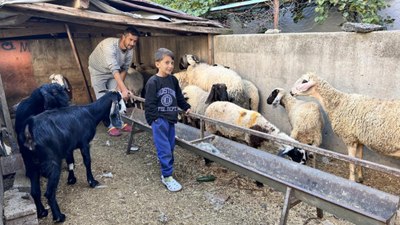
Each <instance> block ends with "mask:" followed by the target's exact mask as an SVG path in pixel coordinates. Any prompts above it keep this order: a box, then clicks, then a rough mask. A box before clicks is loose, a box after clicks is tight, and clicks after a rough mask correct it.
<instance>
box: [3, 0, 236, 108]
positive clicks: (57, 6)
mask: <svg viewBox="0 0 400 225" xmlns="http://www.w3.org/2000/svg"><path fill="white" fill-rule="evenodd" d="M0 18H1V22H0V43H1V48H0V57H1V58H2V60H1V62H0V74H1V77H2V79H3V85H4V90H5V94H6V96H7V101H8V106H11V105H13V104H15V103H17V102H18V101H19V100H21V98H23V97H25V96H28V95H29V94H30V93H31V92H32V90H33V89H34V88H36V87H38V86H39V85H40V84H43V83H47V82H49V75H51V74H54V73H59V74H62V75H64V76H65V77H67V78H68V79H69V81H70V82H71V84H72V86H73V88H74V90H73V92H74V96H73V100H72V101H73V102H74V103H77V104H83V103H88V102H90V101H91V97H90V95H89V92H91V87H90V76H89V72H88V69H87V67H88V57H89V55H90V53H91V52H92V50H93V49H94V48H95V47H96V45H97V44H98V43H99V42H100V41H101V40H103V39H104V38H106V37H111V36H118V35H120V34H121V33H122V31H123V30H124V29H126V28H127V27H128V26H135V27H136V28H137V29H138V30H139V31H140V32H141V34H142V35H141V36H142V37H141V38H140V40H139V43H138V45H137V46H136V51H135V56H134V60H133V63H135V65H143V66H145V67H146V68H151V66H152V65H153V54H154V52H155V50H156V49H158V48H160V47H166V48H169V49H171V50H172V51H173V52H174V53H175V54H176V58H177V59H178V58H179V57H180V56H181V55H183V54H186V53H192V54H196V55H198V56H200V58H201V59H203V60H206V61H207V60H208V61H210V60H212V57H213V56H212V52H213V51H212V49H213V45H212V40H213V39H212V36H213V35H217V34H224V33H229V32H230V30H228V29H226V28H224V27H223V26H222V25H221V24H220V23H218V22H216V21H211V20H207V19H204V18H200V17H195V16H191V15H188V14H185V13H183V12H180V11H176V10H173V9H170V8H166V7H164V6H161V5H158V4H155V3H152V2H150V1H146V0H127V1H121V0H106V1H103V0H75V1H40V0H39V1H37V0H5V1H2V3H1V8H0ZM93 96H94V95H93Z"/></svg>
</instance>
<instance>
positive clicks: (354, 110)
mask: <svg viewBox="0 0 400 225" xmlns="http://www.w3.org/2000/svg"><path fill="white" fill-rule="evenodd" d="M310 79H311V80H313V81H315V82H316V92H318V93H319V94H320V95H321V97H322V101H323V102H322V106H323V108H324V110H325V111H326V112H327V115H328V118H329V120H330V121H331V124H332V128H333V131H334V132H335V133H336V134H337V135H338V136H339V137H341V138H342V139H343V141H344V142H345V144H346V145H352V144H354V143H362V144H364V145H365V146H367V147H369V148H371V149H373V150H375V151H378V152H380V153H382V154H386V155H390V154H394V153H395V152H396V151H400V141H399V140H400V120H399V118H398V117H399V115H400V101H399V100H382V99H377V98H371V97H367V96H363V95H359V94H346V93H343V92H340V91H338V90H336V89H335V88H333V87H332V86H331V85H330V84H329V83H328V82H326V81H325V80H323V79H321V78H319V77H317V76H316V75H311V76H310Z"/></svg>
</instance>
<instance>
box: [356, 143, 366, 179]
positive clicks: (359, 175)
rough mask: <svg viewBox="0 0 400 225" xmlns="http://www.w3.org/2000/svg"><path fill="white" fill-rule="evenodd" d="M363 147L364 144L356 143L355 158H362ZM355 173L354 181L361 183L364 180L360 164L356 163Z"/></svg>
mask: <svg viewBox="0 0 400 225" xmlns="http://www.w3.org/2000/svg"><path fill="white" fill-rule="evenodd" d="M363 147H364V145H362V144H358V145H357V152H356V156H357V158H359V159H362V158H363ZM356 173H357V180H356V181H357V182H358V183H362V182H363V181H364V178H363V172H362V166H360V165H357V167H356Z"/></svg>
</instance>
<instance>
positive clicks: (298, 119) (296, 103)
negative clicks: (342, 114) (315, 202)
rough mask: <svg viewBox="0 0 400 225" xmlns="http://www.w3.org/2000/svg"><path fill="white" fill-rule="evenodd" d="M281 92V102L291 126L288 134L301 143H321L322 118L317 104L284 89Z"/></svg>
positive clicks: (315, 144) (317, 144) (316, 144)
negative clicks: (295, 96)
mask: <svg viewBox="0 0 400 225" xmlns="http://www.w3.org/2000/svg"><path fill="white" fill-rule="evenodd" d="M281 92H282V91H281ZM282 94H283V97H282V99H281V102H283V103H284V105H285V110H286V112H287V114H288V117H289V122H290V125H291V126H292V131H291V133H290V136H291V137H292V138H294V139H296V140H297V141H299V142H301V143H304V144H311V145H314V146H319V145H320V144H321V143H322V128H323V119H322V115H321V112H320V111H319V107H318V104H317V103H315V102H306V101H302V100H298V99H296V98H294V97H292V96H291V95H290V94H289V93H287V92H286V91H283V93H282Z"/></svg>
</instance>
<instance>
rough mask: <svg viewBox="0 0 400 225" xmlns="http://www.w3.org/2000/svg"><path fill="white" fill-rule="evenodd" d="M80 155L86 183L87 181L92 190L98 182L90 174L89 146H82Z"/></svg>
mask: <svg viewBox="0 0 400 225" xmlns="http://www.w3.org/2000/svg"><path fill="white" fill-rule="evenodd" d="M81 154H82V158H83V163H84V164H85V167H86V178H87V181H88V183H89V185H90V187H92V188H94V187H96V186H97V185H98V184H99V182H98V181H97V180H95V179H94V177H93V174H92V162H91V159H90V146H89V144H87V145H84V146H83V147H82V148H81Z"/></svg>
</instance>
